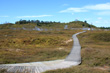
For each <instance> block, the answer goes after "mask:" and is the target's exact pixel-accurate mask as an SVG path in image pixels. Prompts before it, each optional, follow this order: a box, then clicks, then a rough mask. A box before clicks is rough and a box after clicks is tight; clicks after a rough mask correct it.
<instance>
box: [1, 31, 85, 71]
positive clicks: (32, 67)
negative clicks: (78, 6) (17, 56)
mask: <svg viewBox="0 0 110 73" xmlns="http://www.w3.org/2000/svg"><path fill="white" fill-rule="evenodd" d="M83 32H85V31H83ZM83 32H79V33H76V34H74V35H73V36H72V38H73V40H74V43H73V48H72V50H71V52H70V54H69V55H68V56H67V57H66V59H63V60H53V61H42V62H30V63H17V64H1V65H0V69H6V70H7V72H12V73H17V72H20V73H21V72H24V73H41V72H45V71H47V70H55V69H63V68H69V67H71V66H76V65H79V64H80V63H81V55H80V50H81V46H80V43H79V40H78V38H77V35H78V34H80V33H83Z"/></svg>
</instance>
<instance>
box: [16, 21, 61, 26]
mask: <svg viewBox="0 0 110 73" xmlns="http://www.w3.org/2000/svg"><path fill="white" fill-rule="evenodd" d="M28 23H35V24H37V26H42V25H48V24H53V23H60V22H55V21H40V20H20V21H16V22H15V24H28Z"/></svg>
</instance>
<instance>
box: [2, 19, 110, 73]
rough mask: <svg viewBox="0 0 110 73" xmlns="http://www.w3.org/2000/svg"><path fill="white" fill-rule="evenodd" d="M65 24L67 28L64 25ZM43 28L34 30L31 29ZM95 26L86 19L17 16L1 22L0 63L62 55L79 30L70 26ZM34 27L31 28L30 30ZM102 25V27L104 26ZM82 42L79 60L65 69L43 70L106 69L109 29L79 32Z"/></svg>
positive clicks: (91, 72)
mask: <svg viewBox="0 0 110 73" xmlns="http://www.w3.org/2000/svg"><path fill="white" fill-rule="evenodd" d="M65 25H67V26H68V27H67V29H66V30H65V29H64V27H65ZM35 27H38V28H39V29H46V30H40V31H38V30H37V31H36V29H34V28H35ZM83 27H85V28H97V27H95V26H94V25H91V24H88V23H87V21H84V22H83V21H73V22H70V23H60V22H51V21H49V22H47V21H39V20H28V21H27V20H20V21H17V22H15V23H14V24H12V23H5V24H1V25H0V64H9V63H24V62H36V61H46V60H56V59H64V58H65V57H66V56H67V55H68V54H69V52H70V50H71V47H72V45H73V42H72V40H71V37H72V35H73V34H75V33H77V32H80V31H82V30H71V28H83ZM33 29H34V30H33ZM104 29H105V28H104ZM78 38H79V41H80V44H81V46H82V49H81V56H82V64H81V65H79V66H75V67H71V68H68V69H59V70H52V71H47V72H46V73H109V72H110V69H109V68H110V45H109V44H110V32H109V31H104V30H97V31H96V30H91V31H87V32H86V33H83V34H80V35H78Z"/></svg>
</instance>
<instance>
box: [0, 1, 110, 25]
mask: <svg viewBox="0 0 110 73" xmlns="http://www.w3.org/2000/svg"><path fill="white" fill-rule="evenodd" d="M20 19H25V20H43V21H60V22H70V21H74V20H75V19H78V20H81V21H85V20H87V22H88V23H91V24H93V25H95V26H98V27H100V26H105V27H110V0H0V23H5V22H11V23H14V22H15V21H18V20H20Z"/></svg>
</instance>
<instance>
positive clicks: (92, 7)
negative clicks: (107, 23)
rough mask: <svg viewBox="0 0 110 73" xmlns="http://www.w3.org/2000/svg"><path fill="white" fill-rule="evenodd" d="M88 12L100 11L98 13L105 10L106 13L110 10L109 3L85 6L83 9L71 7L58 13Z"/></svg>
mask: <svg viewBox="0 0 110 73" xmlns="http://www.w3.org/2000/svg"><path fill="white" fill-rule="evenodd" d="M89 10H100V11H101V10H102V11H105V10H106V11H108V10H110V3H105V4H96V5H86V6H83V7H71V8H67V9H65V10H62V11H60V13H74V12H87V11H89ZM102 14H104V13H102Z"/></svg>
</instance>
